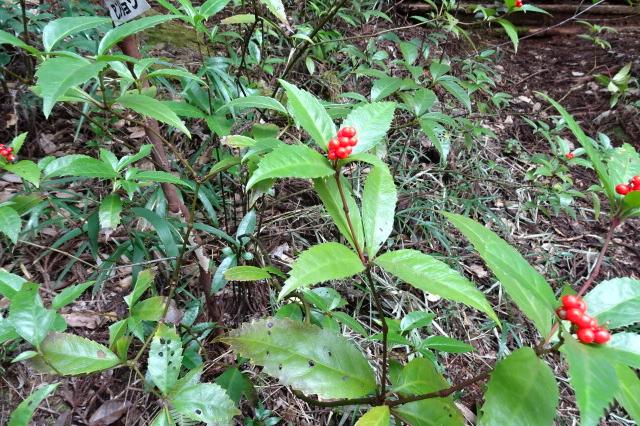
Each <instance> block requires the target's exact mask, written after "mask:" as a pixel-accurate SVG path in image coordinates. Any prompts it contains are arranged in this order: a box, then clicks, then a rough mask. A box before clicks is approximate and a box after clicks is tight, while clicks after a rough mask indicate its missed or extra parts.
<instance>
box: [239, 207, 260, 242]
mask: <svg viewBox="0 0 640 426" xmlns="http://www.w3.org/2000/svg"><path fill="white" fill-rule="evenodd" d="M256 222H257V215H256V211H255V209H251V210H250V211H249V212H248V213H247V214H246V215H245V216H244V217H243V218H242V220H241V221H240V224H239V225H238V229H237V230H236V238H237V239H238V240H242V239H243V238H244V237H247V236H249V235H251V234H253V232H254V231H255V230H256Z"/></svg>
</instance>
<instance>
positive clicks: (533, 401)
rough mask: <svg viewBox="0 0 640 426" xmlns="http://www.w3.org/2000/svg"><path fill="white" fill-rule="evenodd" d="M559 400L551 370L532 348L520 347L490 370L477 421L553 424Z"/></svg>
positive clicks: (486, 423)
mask: <svg viewBox="0 0 640 426" xmlns="http://www.w3.org/2000/svg"><path fill="white" fill-rule="evenodd" d="M558 401H559V392H558V384H557V383H556V380H555V377H554V375H553V371H552V370H551V369H550V368H549V366H548V365H547V364H546V363H545V362H544V361H542V360H541V359H539V358H538V357H537V356H536V353H535V352H534V351H533V349H531V348H528V347H527V348H520V349H518V350H516V351H514V352H512V353H511V354H510V355H509V356H508V357H506V358H505V359H503V360H501V361H500V362H498V364H496V367H495V369H494V370H493V372H492V373H491V379H490V380H489V383H488V386H487V392H486V394H485V403H484V405H483V406H482V409H481V411H482V417H481V419H480V423H479V424H481V425H483V426H490V425H495V426H502V425H505V424H508V425H513V426H518V425H522V426H525V425H526V426H528V425H552V424H553V420H554V418H555V415H556V407H557V406H558Z"/></svg>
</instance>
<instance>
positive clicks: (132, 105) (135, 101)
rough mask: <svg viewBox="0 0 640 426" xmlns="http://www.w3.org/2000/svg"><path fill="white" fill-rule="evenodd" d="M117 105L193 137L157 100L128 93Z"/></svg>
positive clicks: (169, 110)
mask: <svg viewBox="0 0 640 426" xmlns="http://www.w3.org/2000/svg"><path fill="white" fill-rule="evenodd" d="M133 22H137V21H133ZM125 25H126V24H125ZM118 28H119V27H118ZM116 103H119V104H120V105H122V106H123V107H125V108H129V109H132V110H133V111H135V112H137V113H138V114H140V115H142V116H144V117H151V118H155V119H156V120H158V121H160V122H162V123H165V124H168V125H170V126H173V127H175V128H176V129H178V130H180V131H181V132H182V133H184V134H185V135H187V136H188V137H189V138H190V137H191V133H189V130H187V127H186V126H185V125H184V122H183V121H182V120H180V117H178V116H177V115H176V113H175V112H173V111H172V110H171V108H169V107H168V106H166V105H165V104H163V103H162V102H160V101H159V100H157V99H155V98H152V97H150V96H145V95H139V94H135V93H127V94H124V95H122V96H120V97H119V98H118V99H117V100H116Z"/></svg>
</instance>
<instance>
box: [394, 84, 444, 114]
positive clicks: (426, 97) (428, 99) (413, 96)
mask: <svg viewBox="0 0 640 426" xmlns="http://www.w3.org/2000/svg"><path fill="white" fill-rule="evenodd" d="M401 97H402V101H403V102H404V104H405V106H406V107H407V108H409V110H410V111H411V112H412V113H413V115H415V116H416V117H420V116H421V115H423V114H424V113H426V112H428V111H429V110H430V109H431V107H432V106H433V104H434V103H435V102H436V101H437V100H438V98H437V97H436V94H435V93H434V92H433V90H430V89H418V90H416V91H415V92H413V93H403V94H401Z"/></svg>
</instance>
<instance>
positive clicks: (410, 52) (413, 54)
mask: <svg viewBox="0 0 640 426" xmlns="http://www.w3.org/2000/svg"><path fill="white" fill-rule="evenodd" d="M398 47H399V48H400V52H402V57H403V58H404V60H405V61H406V62H407V63H408V64H409V65H413V64H414V63H415V62H416V60H417V59H418V57H419V56H420V52H419V51H418V46H416V45H415V44H414V43H411V42H408V41H402V42H400V43H398Z"/></svg>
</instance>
